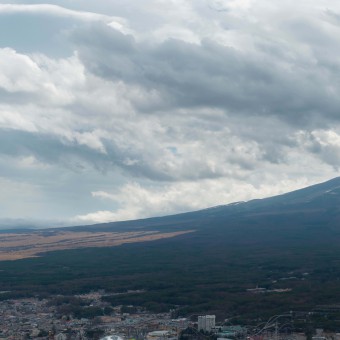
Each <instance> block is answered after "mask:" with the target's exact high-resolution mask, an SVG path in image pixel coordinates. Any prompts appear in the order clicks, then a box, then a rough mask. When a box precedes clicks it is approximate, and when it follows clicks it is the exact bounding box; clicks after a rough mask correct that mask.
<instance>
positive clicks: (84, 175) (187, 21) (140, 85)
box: [0, 0, 340, 225]
mask: <svg viewBox="0 0 340 340" xmlns="http://www.w3.org/2000/svg"><path fill="white" fill-rule="evenodd" d="M292 13H294V15H292ZM339 13H340V6H338V5H335V4H334V2H330V1H328V0H322V1H318V2H316V1H315V2H310V1H308V2H307V1H301V2H299V4H296V3H295V2H293V1H290V0H287V2H285V3H284V4H282V3H275V2H273V1H269V0H260V1H257V2H256V3H255V2H253V1H251V0H230V1H224V0H218V1H217V0H199V1H183V0H173V1H163V0H147V1H145V2H143V4H138V3H136V2H135V1H132V0H131V1H130V0H126V1H125V2H124V3H122V2H120V1H115V0H112V1H109V2H108V1H96V2H93V1H83V2H71V3H69V2H67V1H58V2H57V1H54V2H53V1H50V2H49V3H43V2H42V1H34V2H31V1H30V2H28V1H13V2H12V3H10V4H6V3H3V2H2V3H1V4H0V17H1V20H0V28H1V30H0V31H1V32H7V34H4V33H2V35H1V34H0V165H1V167H0V169H1V170H0V184H1V185H2V188H3V190H2V195H0V202H1V203H2V204H1V209H0V219H6V218H12V219H21V220H22V219H24V220H25V219H28V220H29V219H33V220H35V221H36V220H37V219H39V218H42V219H48V220H49V222H48V224H49V225H50V223H51V220H55V221H58V223H60V221H66V223H84V222H86V223H87V222H93V221H107V220H116V219H127V218H136V217H145V216H152V215H160V214H165V213H175V212H180V211H186V210H192V209H199V208H204V207H207V206H212V205H217V204H224V203H229V202H232V201H238V200H247V199H251V198H255V197H265V196H269V195H273V194H277V193H281V192H285V191H289V190H292V189H295V188H299V187H301V186H304V185H308V184H312V183H315V182H318V181H321V180H325V179H327V178H329V177H332V176H335V175H337V171H338V167H339V165H340V156H339V155H340V126H339V117H340V116H339V107H340V105H339V104H340V102H339V96H338V92H339V90H340V82H339V79H340V78H339V76H338V75H339V72H340V63H339V60H338V58H337V55H338V52H339V49H340V38H339V37H340V35H339V33H340V25H339V22H340V20H339V17H340V15H339ZM14 22H15V24H14ZM32 23H33V24H32ZM42 27H44V29H41V28H42ZM19 208H20V209H19ZM67 221H68V222H67ZM6 223H7V224H8V223H9V222H8V220H6ZM20 223H21V222H20Z"/></svg>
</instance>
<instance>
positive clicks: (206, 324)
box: [198, 315, 215, 332]
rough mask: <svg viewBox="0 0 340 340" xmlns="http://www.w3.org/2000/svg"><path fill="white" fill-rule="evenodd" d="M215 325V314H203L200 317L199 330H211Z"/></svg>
mask: <svg viewBox="0 0 340 340" xmlns="http://www.w3.org/2000/svg"><path fill="white" fill-rule="evenodd" d="M213 327H215V315H202V316H199V317H198V330H199V331H200V330H203V331H206V332H210V331H211V329H212V328H213Z"/></svg>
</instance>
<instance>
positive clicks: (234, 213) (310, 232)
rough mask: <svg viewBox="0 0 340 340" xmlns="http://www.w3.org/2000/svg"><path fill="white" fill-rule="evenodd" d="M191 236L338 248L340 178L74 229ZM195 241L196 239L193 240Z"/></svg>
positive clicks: (230, 240) (232, 241) (225, 240)
mask: <svg viewBox="0 0 340 340" xmlns="http://www.w3.org/2000/svg"><path fill="white" fill-rule="evenodd" d="M68 229H72V230H74V231H80V230H82V231H84V230H86V231H99V230H100V231H109V230H112V231H119V230H140V229H143V230H154V229H157V230H162V231H164V230H168V231H174V230H187V229H190V230H192V229H194V230H196V232H197V233H198V234H204V235H205V236H207V237H209V239H210V240H214V239H215V240H216V241H217V242H222V241H223V242H227V243H235V242H236V243H238V244H239V243H240V244H242V243H245V242H246V243H265V242H278V243H285V242H289V243H294V242H301V241H302V242H307V241H308V242H311V243H313V244H314V243H315V244H319V243H322V242H334V241H335V238H334V237H335V236H336V237H338V236H340V177H338V178H335V179H332V180H330V181H327V182H325V183H321V184H316V185H313V186H310V187H307V188H304V189H300V190H296V191H293V192H290V193H287V194H283V195H279V196H274V197H270V198H265V199H255V200H251V201H248V202H236V203H232V204H228V205H221V206H216V207H212V208H208V209H204V210H199V211H194V212H188V213H183V214H177V215H171V216H164V217H156V218H148V219H141V220H135V221H124V222H112V223H104V224H96V225H92V226H84V227H73V228H68ZM187 237H189V238H192V235H187ZM220 237H223V239H221V238H220Z"/></svg>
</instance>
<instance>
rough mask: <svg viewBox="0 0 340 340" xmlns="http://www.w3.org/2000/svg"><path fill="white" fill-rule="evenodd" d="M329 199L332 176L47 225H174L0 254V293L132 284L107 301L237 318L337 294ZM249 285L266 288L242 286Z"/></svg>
mask: <svg viewBox="0 0 340 340" xmlns="http://www.w3.org/2000/svg"><path fill="white" fill-rule="evenodd" d="M339 203H340V178H336V179H333V180H331V181H328V182H325V183H322V184H318V185H314V186H311V187H308V188H305V189H301V190H297V191H294V192H290V193H287V194H284V195H280V196H275V197H271V198H266V199H261V200H252V201H249V202H239V203H235V204H229V205H225V206H218V207H214V208H209V209H205V210H201V211H196V212H190V213H185V214H178V215H173V216H166V217H158V218H151V219H143V220H136V221H126V222H116V223H106V224H99V225H93V226H79V227H72V228H63V229H58V230H57V229H55V230H48V231H46V235H51V233H52V234H53V233H55V234H58V233H72V234H73V235H77V234H78V235H81V234H82V233H85V234H86V235H87V236H88V235H91V234H93V235H95V234H96V233H102V235H106V233H108V234H110V233H128V232H129V233H132V234H133V233H141V235H147V233H151V234H152V233H156V232H157V233H176V232H179V233H180V234H178V235H172V236H174V237H170V238H160V239H158V240H154V241H152V242H143V241H145V240H139V241H138V240H137V242H136V243H129V244H122V245H120V246H115V247H112V245H113V244H106V245H107V247H104V246H105V244H102V247H101V245H100V244H96V247H95V248H94V247H82V249H68V250H65V249H66V248H60V249H64V250H60V251H52V252H48V253H44V254H42V255H41V257H38V258H29V259H22V260H17V261H3V262H0V290H1V291H9V292H7V293H4V294H2V295H1V297H2V298H3V299H5V298H8V297H12V296H26V295H32V294H38V295H44V294H57V293H58V294H74V293H77V292H85V291H89V290H93V289H94V290H96V289H105V290H107V291H111V292H124V291H127V290H129V289H132V290H134V289H142V290H143V291H144V290H145V292H144V293H142V294H136V295H133V294H132V295H131V294H127V295H124V294H122V295H119V296H114V297H112V298H111V299H110V302H112V303H113V304H134V305H142V306H145V307H147V308H149V309H152V310H168V309H169V308H175V307H176V308H177V310H178V313H179V314H182V315H184V314H190V313H196V312H206V313H208V312H209V313H210V312H211V313H216V314H217V315H221V316H224V317H225V316H228V317H232V316H235V315H238V316H239V315H241V316H242V317H245V318H246V317H248V316H249V317H250V316H251V315H253V314H254V311H256V313H257V314H258V315H262V316H265V315H272V314H275V313H282V312H285V311H287V310H301V309H302V310H313V309H315V308H318V306H319V305H324V304H340V296H339V298H338V294H337V292H338V290H339V289H340V283H339V282H340V248H339V246H338V245H339V242H340V226H339V222H340V204H339ZM185 231H192V232H190V233H184V232H185ZM41 232H42V231H39V233H41ZM182 232H183V233H182ZM103 233H104V234H103ZM145 233H146V234H145ZM12 235H13V234H12ZM105 237H106V236H105ZM105 237H104V238H105ZM123 243H124V242H123ZM60 245H62V242H61V243H60ZM22 246H23V245H22ZM0 250H3V249H0ZM47 250H48V249H47ZM50 250H56V248H51V249H50ZM257 285H258V286H259V287H263V288H266V289H267V291H266V293H263V294H254V293H251V292H249V291H248V289H251V288H254V287H256V286H257ZM280 289H283V291H280Z"/></svg>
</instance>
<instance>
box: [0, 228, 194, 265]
mask: <svg viewBox="0 0 340 340" xmlns="http://www.w3.org/2000/svg"><path fill="white" fill-rule="evenodd" d="M188 232H192V231H178V232H172V233H160V232H158V231H131V232H72V231H65V230H63V231H60V232H59V231H53V232H48V231H46V230H45V231H42V232H39V231H36V232H32V233H24V234H15V233H13V234H11V233H8V234H2V235H1V239H0V261H5V260H18V259H24V258H28V257H36V256H38V254H41V253H46V252H49V251H56V250H66V249H79V248H89V247H111V246H119V245H122V244H125V243H135V242H148V241H155V240H160V239H165V238H170V237H175V236H178V235H182V234H186V233H188Z"/></svg>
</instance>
